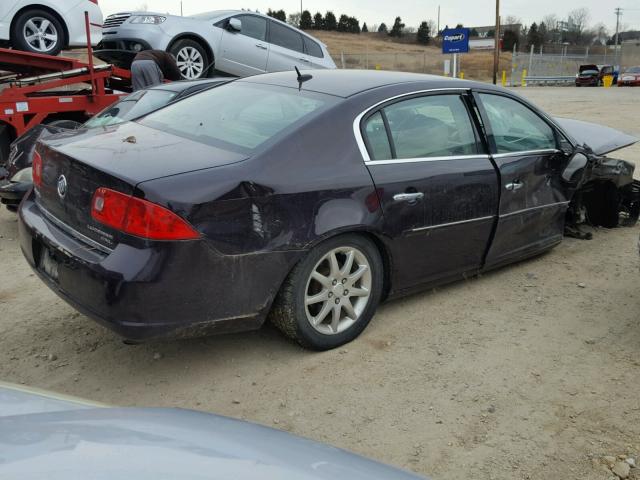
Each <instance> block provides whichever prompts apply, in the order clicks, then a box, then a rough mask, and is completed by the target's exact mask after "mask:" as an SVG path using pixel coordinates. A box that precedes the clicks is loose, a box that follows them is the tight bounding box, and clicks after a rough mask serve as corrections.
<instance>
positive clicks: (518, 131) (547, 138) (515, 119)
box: [480, 93, 556, 153]
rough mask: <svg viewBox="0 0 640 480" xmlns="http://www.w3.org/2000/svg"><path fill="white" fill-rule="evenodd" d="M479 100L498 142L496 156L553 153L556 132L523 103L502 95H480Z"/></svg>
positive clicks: (494, 137)
mask: <svg viewBox="0 0 640 480" xmlns="http://www.w3.org/2000/svg"><path fill="white" fill-rule="evenodd" d="M480 100H481V101H482V105H483V106H484V109H485V111H486V112H487V118H488V120H489V124H490V126H491V132H492V133H493V139H494V141H495V143H496V150H497V152H496V153H511V152H524V151H527V150H554V149H555V148H556V138H555V135H554V134H553V129H552V128H551V127H550V126H549V124H547V122H545V121H544V120H542V119H541V118H540V117H539V116H538V115H537V114H535V113H534V112H533V111H532V110H531V109H530V108H528V107H526V106H525V105H523V104H522V103H520V102H518V101H516V100H513V99H511V98H508V97H503V96H501V95H492V94H488V93H481V94H480Z"/></svg>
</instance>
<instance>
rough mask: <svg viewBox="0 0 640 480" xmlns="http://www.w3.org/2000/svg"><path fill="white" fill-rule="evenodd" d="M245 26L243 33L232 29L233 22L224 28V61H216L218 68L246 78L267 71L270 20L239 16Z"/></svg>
mask: <svg viewBox="0 0 640 480" xmlns="http://www.w3.org/2000/svg"><path fill="white" fill-rule="evenodd" d="M231 18H236V19H238V20H240V22H241V23H242V28H241V30H240V31H239V32H238V31H235V30H231V29H229V28H228V22H229V19H227V20H226V21H225V25H224V26H223V30H224V33H223V34H222V40H221V44H220V52H221V58H219V59H216V68H218V69H219V70H221V71H223V72H226V73H229V74H231V75H238V76H240V77H246V76H249V75H257V74H259V73H264V72H265V71H266V70H267V58H268V57H269V44H268V43H267V22H268V21H267V19H266V18H263V17H260V16H258V15H249V14H243V15H235V16H233V17H231Z"/></svg>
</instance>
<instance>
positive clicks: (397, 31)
mask: <svg viewBox="0 0 640 480" xmlns="http://www.w3.org/2000/svg"><path fill="white" fill-rule="evenodd" d="M402 30H404V23H402V19H401V18H400V17H396V19H395V21H394V22H393V27H391V31H390V32H389V36H390V37H401V36H402Z"/></svg>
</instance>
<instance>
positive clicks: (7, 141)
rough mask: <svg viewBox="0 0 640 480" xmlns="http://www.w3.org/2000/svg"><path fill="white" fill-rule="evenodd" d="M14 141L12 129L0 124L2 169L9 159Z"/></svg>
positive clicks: (0, 164)
mask: <svg viewBox="0 0 640 480" xmlns="http://www.w3.org/2000/svg"><path fill="white" fill-rule="evenodd" d="M12 140H13V135H12V134H11V127H9V125H3V124H2V123H0V167H3V166H4V165H5V164H6V163H7V160H8V159H9V151H10V149H11V142H12Z"/></svg>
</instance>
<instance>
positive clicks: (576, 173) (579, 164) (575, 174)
mask: <svg viewBox="0 0 640 480" xmlns="http://www.w3.org/2000/svg"><path fill="white" fill-rule="evenodd" d="M587 163H589V159H588V158H587V157H586V155H583V154H582V153H576V154H575V155H574V156H573V157H572V158H571V160H570V161H569V163H568V164H567V166H566V167H565V168H564V170H563V171H562V175H561V176H562V180H564V181H565V182H567V183H569V184H571V185H577V184H578V183H580V180H582V174H583V173H584V169H585V167H586V166H587Z"/></svg>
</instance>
